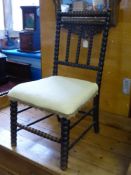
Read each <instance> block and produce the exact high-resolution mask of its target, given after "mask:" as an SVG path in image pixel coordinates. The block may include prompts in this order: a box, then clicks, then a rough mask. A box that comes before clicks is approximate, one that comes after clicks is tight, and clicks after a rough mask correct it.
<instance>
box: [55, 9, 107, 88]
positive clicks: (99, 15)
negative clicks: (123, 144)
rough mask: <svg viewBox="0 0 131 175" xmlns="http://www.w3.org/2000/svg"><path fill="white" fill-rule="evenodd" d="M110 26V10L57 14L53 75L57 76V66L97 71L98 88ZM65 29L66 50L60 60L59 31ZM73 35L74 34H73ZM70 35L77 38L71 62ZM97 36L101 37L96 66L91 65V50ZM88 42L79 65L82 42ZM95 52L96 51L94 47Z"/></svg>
mask: <svg viewBox="0 0 131 175" xmlns="http://www.w3.org/2000/svg"><path fill="white" fill-rule="evenodd" d="M109 25H110V10H107V11H103V12H94V11H90V12H87V11H85V12H77V11H74V12H73V11H72V12H66V13H65V12H61V11H58V12H57V21H56V38H55V49H54V67H53V75H57V74H58V65H65V66H72V67H78V68H82V69H89V70H93V71H97V76H96V83H97V84H98V86H100V84H101V79H102V71H103V65H104V58H105V52H106V45H107V38H108V30H109ZM63 27H64V28H66V30H67V35H66V49H65V56H64V59H62V60H60V58H59V51H60V49H59V47H60V36H61V29H62V28H63ZM74 33H75V34H74ZM72 35H75V36H77V46H76V52H75V59H74V61H71V60H70V58H69V55H70V52H71V37H72ZM97 35H101V39H100V40H101V41H100V44H99V46H100V47H99V48H100V50H99V53H98V62H97V64H96V65H92V61H91V59H92V57H94V56H93V54H92V50H93V47H94V43H93V41H94V38H95V37H97ZM85 39H87V40H88V47H87V48H86V49H87V54H86V61H85V62H84V63H80V59H79V58H80V53H81V49H82V40H85ZM95 47H96V48H94V49H95V50H97V49H98V47H97V46H95Z"/></svg>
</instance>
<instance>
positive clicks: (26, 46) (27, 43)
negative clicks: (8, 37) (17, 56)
mask: <svg viewBox="0 0 131 175" xmlns="http://www.w3.org/2000/svg"><path fill="white" fill-rule="evenodd" d="M19 34H20V50H21V51H23V52H30V51H34V50H35V48H33V42H34V38H33V37H34V36H33V32H20V33H19Z"/></svg>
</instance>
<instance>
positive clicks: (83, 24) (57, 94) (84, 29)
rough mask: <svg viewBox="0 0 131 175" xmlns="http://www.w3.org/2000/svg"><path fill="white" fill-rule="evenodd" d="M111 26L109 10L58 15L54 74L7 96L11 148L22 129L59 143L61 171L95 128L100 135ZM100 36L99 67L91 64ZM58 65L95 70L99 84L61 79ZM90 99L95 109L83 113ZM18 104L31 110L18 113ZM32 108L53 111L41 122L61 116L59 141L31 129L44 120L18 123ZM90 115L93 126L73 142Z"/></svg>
mask: <svg viewBox="0 0 131 175" xmlns="http://www.w3.org/2000/svg"><path fill="white" fill-rule="evenodd" d="M109 23H110V11H108V10H107V11H104V12H68V13H63V12H61V11H58V12H57V22H56V38H55V49H54V67H53V75H52V76H50V77H47V78H43V79H40V80H37V81H32V82H27V83H22V84H19V85H17V86H15V87H14V88H12V89H11V90H10V91H9V93H8V96H9V98H10V100H11V104H10V111H11V145H12V146H16V144H17V131H19V130H21V129H25V130H26V131H29V132H31V133H34V134H37V135H39V136H42V137H44V138H47V139H50V140H52V141H54V142H57V143H59V144H60V145H61V153H60V154H61V159H60V167H61V169H62V170H66V168H67V167H68V152H69V150H70V149H71V148H72V147H73V146H74V145H75V144H76V143H77V142H78V141H79V140H80V138H82V136H84V134H85V133H86V132H87V131H88V130H89V129H91V128H92V127H93V128H94V131H95V133H98V132H99V97H100V86H101V80H102V71H103V66H104V58H105V52H106V46H107V38H108V30H109ZM63 27H65V28H66V30H67V31H68V32H67V41H66V53H65V59H60V58H59V51H60V49H59V48H60V35H61V34H62V32H61V29H62V28H63ZM62 30H63V29H62ZM74 33H75V34H74ZM72 35H73V36H74V35H75V36H76V37H77V38H78V42H77V48H76V55H75V56H76V58H75V60H74V62H73V61H71V60H70V56H69V55H70V52H71V49H70V48H71V46H70V45H71V37H72ZM99 35H100V36H101V37H100V38H101V40H99V41H100V45H99V46H100V51H99V55H98V64H97V65H96V61H92V59H94V60H96V58H92V57H94V55H93V53H92V52H93V49H95V50H98V48H94V40H95V39H96V38H97V36H99ZM83 38H84V39H85V38H87V39H88V48H86V49H87V56H86V61H85V64H83V63H80V60H79V57H80V51H81V49H83V48H82V46H81V45H82V44H81V41H82V39H83ZM97 46H98V45H97ZM97 46H96V47H97ZM91 58H92V59H91ZM93 63H94V65H93ZM59 65H63V66H71V67H72V68H74V67H75V68H78V69H85V70H88V71H89V70H90V71H92V72H93V71H96V81H95V82H91V81H87V80H81V79H77V78H69V77H65V76H60V75H58V67H59ZM90 99H93V100H92V102H93V106H92V108H91V109H89V110H86V111H83V110H81V108H82V107H83V106H84V105H85V104H87V102H88V101H89V100H90ZM17 102H22V103H24V104H27V105H29V106H30V107H28V108H26V109H23V110H21V111H18V110H17ZM31 107H36V108H39V109H42V110H45V111H49V112H51V114H49V115H48V116H46V117H44V118H42V119H47V118H49V117H51V116H54V114H56V115H55V116H57V117H58V119H59V122H60V124H61V136H60V138H57V137H54V136H52V135H50V134H47V133H44V132H42V131H40V130H37V129H34V128H32V127H31V125H32V124H34V123H36V122H39V121H41V120H42V119H39V120H37V121H35V122H32V123H30V124H28V125H23V124H20V123H18V122H17V114H18V113H20V112H23V111H25V110H27V109H30V108H31ZM77 113H79V114H80V116H79V118H78V120H76V121H75V122H74V123H72V120H71V119H72V116H74V115H76V114H77ZM87 116H91V118H92V123H91V125H89V126H88V127H87V128H86V129H85V130H84V131H83V132H82V133H81V134H80V136H79V137H78V138H77V139H76V140H75V141H73V142H71V141H70V131H71V130H72V128H74V127H75V126H76V125H77V124H78V123H80V122H81V121H82V120H83V119H85V118H86V117H87Z"/></svg>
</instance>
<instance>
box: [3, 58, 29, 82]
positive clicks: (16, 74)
mask: <svg viewBox="0 0 131 175" xmlns="http://www.w3.org/2000/svg"><path fill="white" fill-rule="evenodd" d="M6 70H7V75H8V77H10V80H12V81H13V80H14V81H17V82H25V81H30V80H31V65H30V64H28V63H20V62H15V61H11V60H7V61H6Z"/></svg>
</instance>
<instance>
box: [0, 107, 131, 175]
mask: <svg viewBox="0 0 131 175" xmlns="http://www.w3.org/2000/svg"><path fill="white" fill-rule="evenodd" d="M23 107H24V106H23V105H20V109H21V108H23ZM9 113H10V111H9V108H4V109H2V110H1V111H0V150H2V149H7V150H8V151H9V152H10V154H12V155H15V156H18V158H21V159H22V160H25V161H27V162H31V163H32V164H33V165H34V166H36V167H41V168H42V169H43V171H44V169H45V170H46V172H47V173H46V174H47V175H48V174H49V175H50V174H52V175H53V174H56V175H57V174H58V175H60V174H61V175H125V174H126V173H127V168H128V165H129V163H130V161H131V151H130V150H131V132H130V131H131V125H130V121H128V122H126V121H124V119H123V118H124V117H123V118H121V117H118V118H117V117H116V118H115V120H114V122H113V121H112V118H113V117H114V116H113V115H109V114H107V113H104V112H103V113H101V125H100V129H101V130H100V133H99V134H95V133H94V132H93V130H91V131H90V132H89V133H87V135H86V136H85V137H84V138H83V139H82V140H81V141H80V142H79V143H78V144H77V145H76V146H75V147H74V148H73V149H71V150H70V153H69V168H68V170H67V171H65V172H63V171H61V170H60V168H59V159H60V154H59V150H60V146H59V145H58V144H57V143H54V142H51V141H49V140H47V139H43V138H40V137H39V136H36V135H33V134H31V133H29V132H26V131H20V132H18V142H17V143H18V144H17V147H16V148H12V147H11V146H10V121H9V118H10V117H9ZM44 115H45V113H44V112H43V111H39V110H38V109H33V108H32V109H30V110H28V111H26V112H24V113H20V114H19V121H20V122H23V123H24V124H27V123H28V122H31V121H33V120H35V119H38V118H40V117H42V116H44ZM107 116H108V119H107ZM117 120H118V122H117ZM121 121H122V122H123V124H124V125H126V126H123V127H122V124H121ZM89 122H90V119H86V121H85V122H82V123H81V125H79V126H78V127H77V128H76V129H73V131H72V134H71V139H74V138H75V137H76V136H77V135H78V134H79V133H80V131H81V130H82V129H83V128H84V127H85V126H86V125H87V124H88V123H89ZM35 128H41V130H43V131H45V132H48V133H51V134H54V135H55V136H56V135H58V134H59V132H60V130H59V123H58V121H57V118H56V117H52V118H50V119H47V120H45V121H44V122H40V123H38V124H36V125H35ZM22 160H21V161H22ZM4 161H5V160H4ZM1 162H2V158H0V163H1ZM7 163H8V162H7ZM8 166H9V168H11V167H12V169H14V171H16V173H18V174H22V175H26V174H28V175H33V173H32V172H30V171H28V170H27V171H25V172H24V171H23V170H21V171H20V168H18V169H17V168H16V169H15V167H13V165H12V164H11V163H10V164H9V163H8ZM19 166H20V165H19ZM28 168H29V166H27V169H28ZM31 168H32V169H33V166H31ZM36 169H37V168H36ZM36 169H33V170H32V171H34V172H35V171H36ZM38 169H39V168H38ZM37 172H38V171H37ZM31 173H32V174H31ZM39 174H40V173H39ZM46 174H45V175H46ZM40 175H41V174H40Z"/></svg>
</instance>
